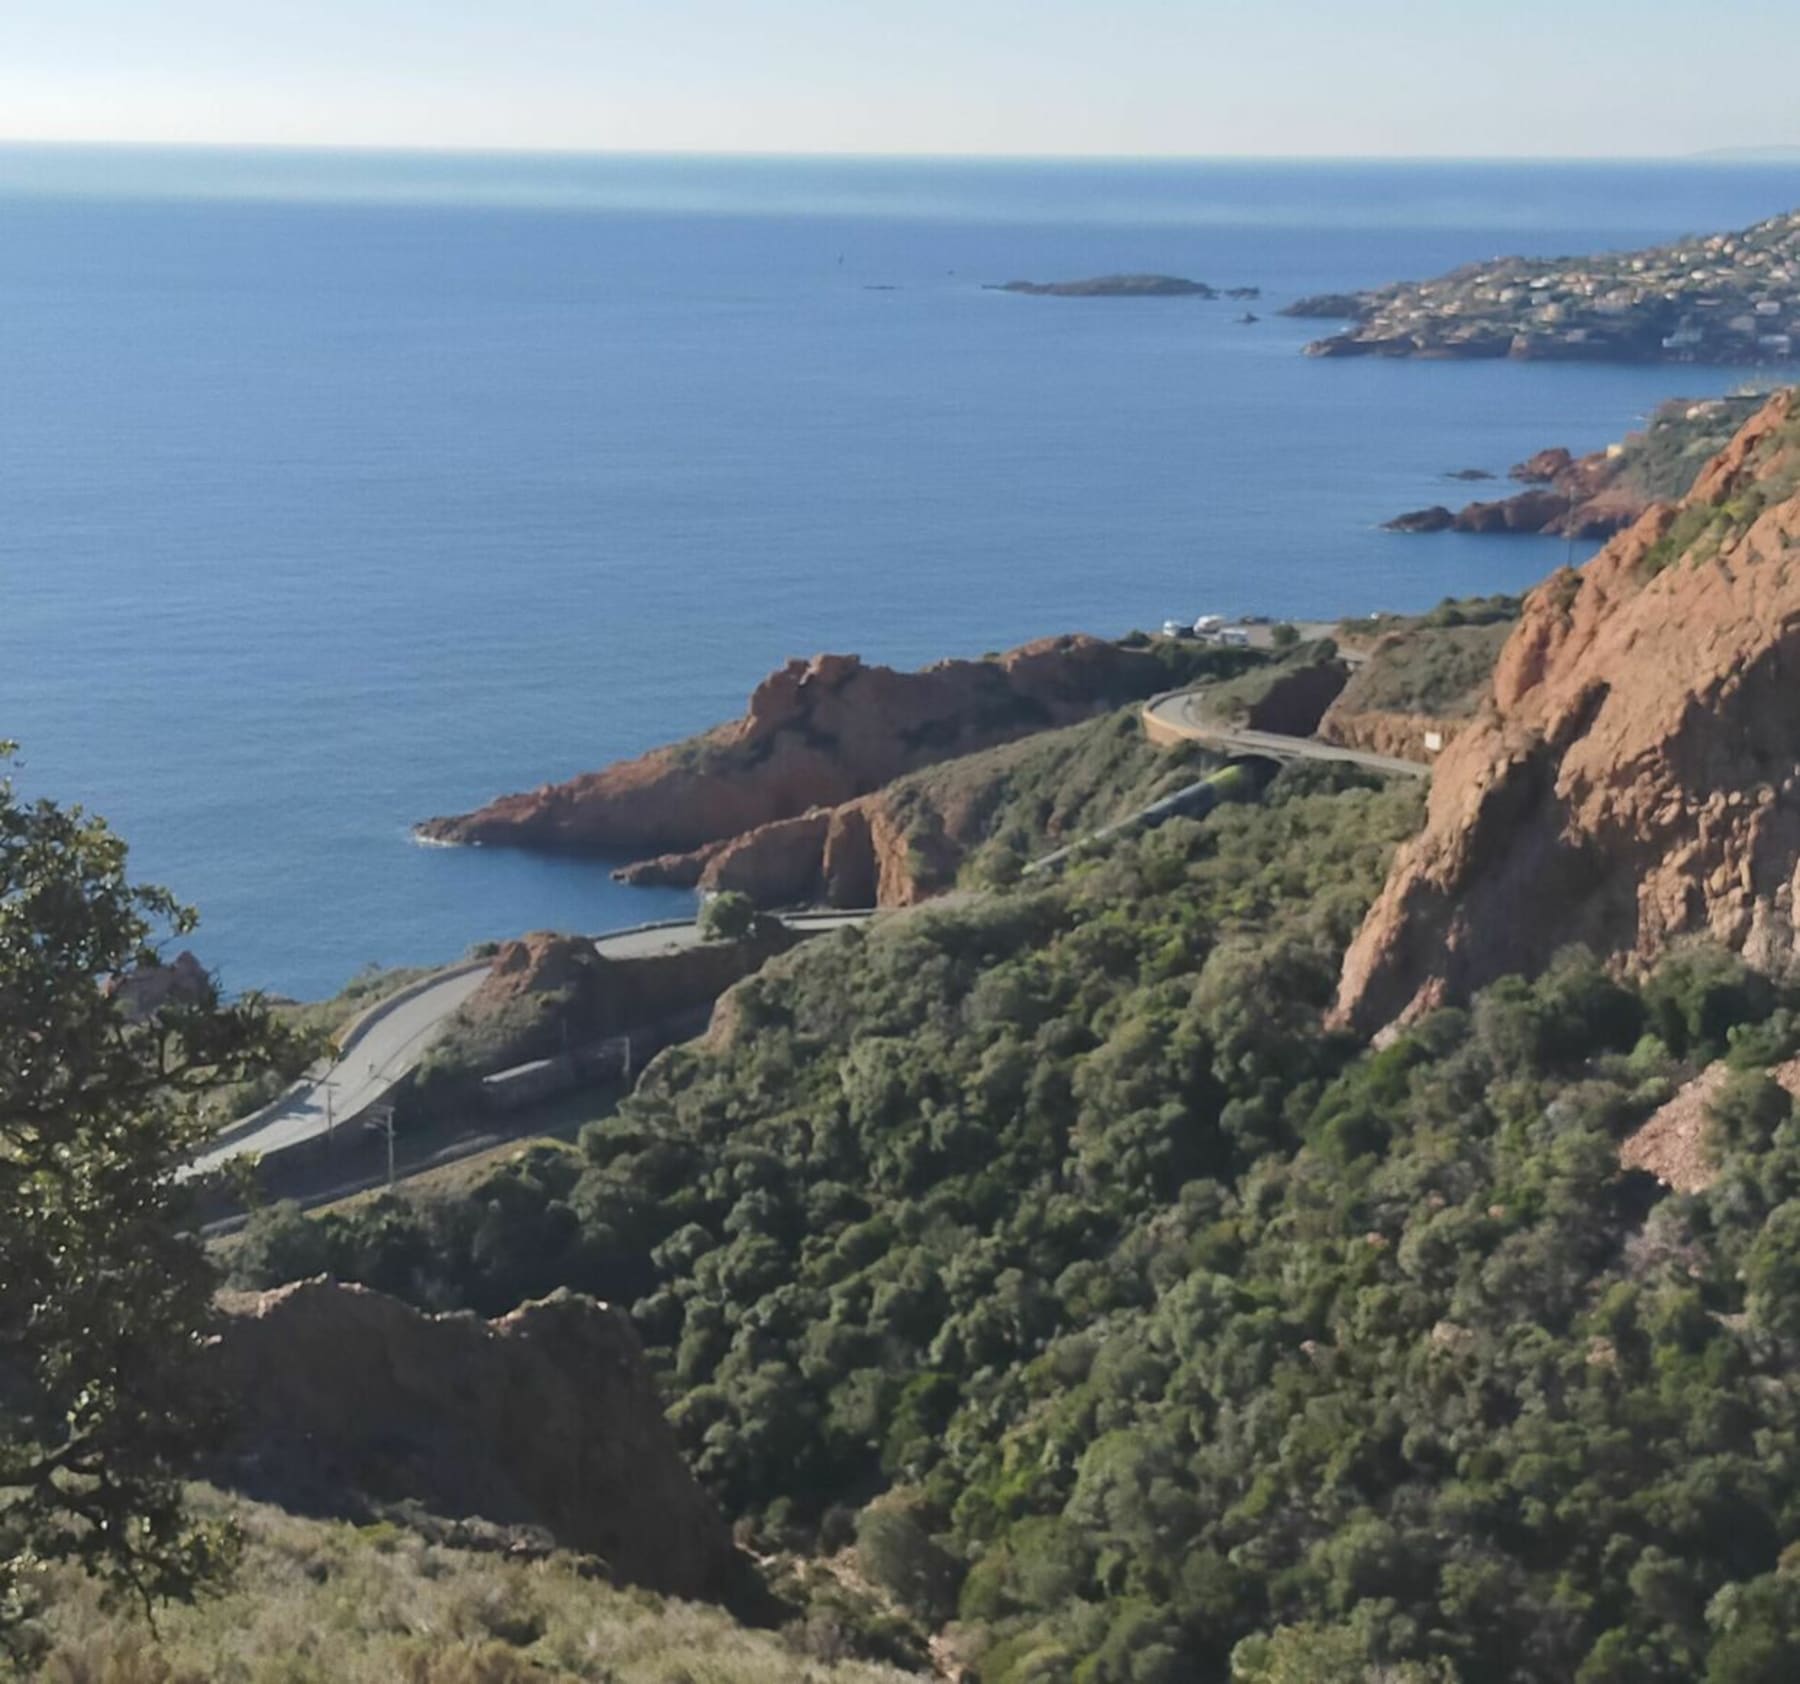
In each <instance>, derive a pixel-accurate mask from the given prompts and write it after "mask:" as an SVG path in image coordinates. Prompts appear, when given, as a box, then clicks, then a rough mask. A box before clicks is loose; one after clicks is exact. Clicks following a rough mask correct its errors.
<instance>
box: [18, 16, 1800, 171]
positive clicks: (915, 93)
mask: <svg viewBox="0 0 1800 1684" xmlns="http://www.w3.org/2000/svg"><path fill="white" fill-rule="evenodd" d="M1792 29H1793V0H1709V3H1708V4H1707V5H1706V6H1705V7H1704V8H1702V7H1701V6H1699V5H1697V4H1694V3H1693V0H1682V3H1680V4H1677V3H1676V0H1629V3H1623V0H1507V3H1506V4H1504V5H1498V4H1493V3H1491V0H1490V3H1488V4H1479V5H1478V4H1472V3H1469V0H1355V3H1354V4H1352V3H1350V0H1281V3H1279V4H1276V3H1274V0H881V3H871V0H0V138H3V139H8V140H49V141H128V142H150V143H161V144H167V143H227V144H230V143H263V144H272V145H303V146H353V147H360V146H367V147H424V148H457V149H464V148H467V149H481V150H511V149H522V150H552V151H652V152H663V151H696V152H775V153H784V152H799V153H836V154H845V153H898V154H921V153H925V154H943V153H948V154H956V155H979V154H1001V155H1005V154H1012V155H1026V156H1033V155H1037V156H1043V155H1101V156H1218V155H1246V156H1280V155H1302V156H1353V157H1375V156H1394V155H1401V156H1405V155H1426V156H1561V157H1584V156H1646V155H1670V154H1675V155H1679V154H1684V153H1691V152H1696V151H1703V150H1710V149H1716V148H1737V147H1762V146H1772V145H1780V144H1794V143H1800V99H1797V98H1796V94H1795V83H1794V78H1793V73H1792V71H1793V65H1792V54H1791V53H1790V52H1789V51H1788V47H1789V46H1791V44H1792V39H1793V37H1792Z"/></svg>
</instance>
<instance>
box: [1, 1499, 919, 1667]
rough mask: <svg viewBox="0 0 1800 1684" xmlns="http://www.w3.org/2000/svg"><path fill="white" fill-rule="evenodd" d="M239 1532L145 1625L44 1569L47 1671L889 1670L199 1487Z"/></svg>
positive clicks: (42, 1635)
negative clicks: (195, 1599) (230, 1553)
mask: <svg viewBox="0 0 1800 1684" xmlns="http://www.w3.org/2000/svg"><path fill="white" fill-rule="evenodd" d="M196 1500H197V1501H198V1502H200V1503H202V1504H203V1505H205V1506H206V1507H208V1508H211V1509H215V1510H218V1509H228V1510H229V1512H230V1513H231V1514H232V1515H233V1516H234V1517H235V1518H236V1519H237V1520H238V1522H239V1524H240V1525H241V1527H242V1528H243V1531H244V1534H245V1548H244V1554H243V1559H242V1562H241V1565H240V1567H239V1570H238V1573H237V1575H236V1579H235V1582H234V1583H233V1584H232V1585H231V1586H230V1587H229V1588H228V1589H226V1590H225V1591H224V1592H223V1593H222V1594H217V1595H214V1596H212V1597H209V1598H207V1599H205V1600H203V1601H201V1602H200V1603H198V1604H196V1605H194V1606H192V1607H175V1608H170V1609H166V1610H164V1611H163V1612H162V1613H161V1614H159V1616H158V1619H157V1629H156V1630H155V1632H154V1633H153V1632H151V1631H150V1630H149V1629H148V1628H147V1626H146V1625H145V1623H144V1621H143V1619H142V1617H141V1616H140V1615H138V1614H136V1613H135V1612H133V1610H131V1609H130V1608H127V1607H121V1606H112V1605H109V1603H108V1601H107V1599H106V1598H105V1597H104V1596H103V1595H102V1593H101V1592H100V1590H99V1589H98V1587H97V1586H95V1585H94V1584H93V1583H92V1581H90V1580H87V1579H85V1578H83V1577H82V1576H81V1575H80V1574H78V1573H76V1572H74V1571H72V1570H55V1571H51V1572H48V1573H46V1574H45V1575H44V1576H43V1578H42V1579H41V1580H40V1581H39V1584H38V1590H39V1593H40V1595H41V1606H40V1608H39V1609H38V1611H37V1613H36V1615H35V1616H34V1619H33V1622H32V1624H33V1633H32V1635H33V1636H34V1638H35V1640H36V1647H37V1655H36V1658H35V1659H34V1660H33V1661H32V1662H31V1663H30V1665H29V1666H28V1667H27V1670H26V1676H28V1677H32V1678H36V1679H39V1680H43V1681H44V1684H574V1681H577V1680H579V1681H583V1684H899V1681H901V1680H904V1679H907V1678H909V1677H910V1676H911V1675H909V1674H906V1673H902V1672H897V1671H895V1670H893V1669H892V1668H889V1667H882V1666H875V1665H869V1664H866V1663H861V1662H855V1661H845V1660H821V1659H817V1658H814V1656H816V1654H817V1651H816V1650H814V1651H812V1652H811V1653H808V1652H805V1646H804V1644H802V1643H799V1642H789V1641H786V1640H784V1639H783V1638H782V1637H781V1636H780V1635H779V1634H776V1633H770V1632H760V1631H750V1630H747V1629H745V1628H744V1627H742V1626H739V1625H737V1624H736V1623H734V1622H733V1621H732V1619H731V1618H730V1616H729V1615H727V1614H725V1613H723V1612H722V1611H720V1610H718V1609H714V1608H709V1607H704V1606H700V1605H696V1604H692V1603H683V1602H676V1601H671V1600H668V1599H665V1598H661V1597H656V1596H652V1595H650V1594H649V1593H647V1592H638V1591H621V1590H615V1589H613V1588H612V1587H611V1586H609V1585H607V1584H605V1583H604V1582H602V1581H600V1580H597V1579H594V1578H591V1577H587V1576H585V1575H584V1574H583V1572H582V1570H581V1563H580V1561H579V1560H577V1559H575V1558H571V1557H561V1556H551V1557H549V1558H547V1559H545V1560H541V1561H530V1562H527V1561H514V1560H509V1559H507V1558H505V1557H502V1556H499V1555H494V1554H481V1553H475V1552H472V1551H467V1550H457V1549H449V1548H445V1547H443V1546H441V1545H437V1544H432V1543H427V1542H426V1541H425V1540H424V1539H422V1538H420V1537H418V1536H416V1535H414V1534H413V1533H410V1532H406V1531H403V1530H401V1529H399V1528H396V1527H391V1526H386V1525H383V1526H374V1527H360V1528H359V1527H355V1526H350V1525H345V1524H342V1523H337V1522H322V1521H313V1520H304V1519H301V1518H298V1517H296V1516H293V1515H288V1514H285V1513H283V1512H282V1511H280V1510H278V1509H273V1508H269V1507H266V1506H263V1505H258V1504H250V1503H244V1502H241V1501H238V1500H236V1499H230V1498H225V1497H222V1496H220V1495H219V1494H217V1493H214V1492H210V1491H200V1492H197V1493H196Z"/></svg>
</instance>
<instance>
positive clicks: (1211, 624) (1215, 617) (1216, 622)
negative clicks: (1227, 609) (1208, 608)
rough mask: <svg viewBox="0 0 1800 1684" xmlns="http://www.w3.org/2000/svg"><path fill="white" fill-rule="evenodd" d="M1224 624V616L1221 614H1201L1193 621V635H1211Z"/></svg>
mask: <svg viewBox="0 0 1800 1684" xmlns="http://www.w3.org/2000/svg"><path fill="white" fill-rule="evenodd" d="M1224 624H1225V616H1224V615H1223V614H1202V615H1201V616H1200V618H1199V619H1197V620H1196V621H1195V622H1194V636H1195V637H1211V636H1212V634H1213V633H1214V632H1216V631H1217V630H1218V629H1219V627H1220V626H1222V625H1224Z"/></svg>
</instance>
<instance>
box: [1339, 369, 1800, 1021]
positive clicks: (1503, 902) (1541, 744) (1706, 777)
mask: <svg viewBox="0 0 1800 1684" xmlns="http://www.w3.org/2000/svg"><path fill="white" fill-rule="evenodd" d="M1797 559H1800V408H1797V406H1796V400H1795V397H1794V395H1793V394H1791V393H1782V394H1780V395H1778V396H1776V397H1774V398H1772V399H1770V401H1769V402H1768V403H1767V404H1766V405H1765V406H1764V407H1763V408H1762V409H1761V410H1760V411H1759V412H1758V413H1757V414H1756V416H1755V417H1754V418H1753V419H1752V420H1751V421H1750V422H1748V423H1747V424H1746V425H1745V427H1744V428H1743V429H1742V431H1740V432H1739V434H1738V435H1737V437H1736V438H1735V439H1734V440H1733V441H1732V443H1731V444H1730V445H1729V446H1728V447H1727V449H1726V450H1725V451H1724V452H1722V453H1721V454H1720V455H1719V456H1718V457H1717V458H1716V459H1715V460H1714V461H1713V463H1712V464H1711V465H1710V466H1709V467H1708V468H1707V470H1706V471H1705V473H1704V474H1702V476H1701V477H1700V479H1699V481H1698V482H1697V483H1696V485H1695V487H1694V490H1693V491H1692V492H1691V493H1690V494H1689V495H1688V497H1687V498H1686V499H1684V500H1683V501H1682V503H1681V504H1679V505H1678V506H1673V507H1670V506H1662V507H1658V508H1655V509H1653V510H1651V511H1650V513H1648V514H1646V515H1645V516H1644V518H1643V519H1642V520H1640V521H1639V522H1638V523H1637V524H1636V525H1635V526H1633V527H1632V528H1631V529H1630V530H1629V531H1627V532H1625V533H1622V534H1620V535H1619V536H1618V537H1617V538H1615V539H1614V540H1613V541H1612V542H1611V543H1610V544H1609V545H1608V546H1607V547H1606V549H1605V550H1604V551H1602V552H1601V554H1600V555H1599V556H1598V557H1596V558H1595V559H1594V560H1593V561H1592V562H1590V563H1589V564H1588V565H1587V566H1586V567H1585V568H1583V569H1582V570H1581V571H1579V572H1570V571H1566V570H1565V571H1563V572H1560V573H1558V574H1556V575H1554V576H1553V577H1552V578H1550V579H1549V580H1548V581H1546V582H1545V583H1544V584H1543V585H1541V586H1540V587H1539V588H1538V589H1537V590H1536V591H1534V592H1533V593H1532V594H1531V595H1530V597H1529V598H1527V600H1526V604H1525V610H1524V614H1523V617H1522V619H1521V620H1520V623H1519V625H1518V627H1517V628H1516V629H1515V630H1514V632H1513V634H1512V636H1511V637H1510V638H1509V639H1508V640H1507V643H1506V645H1505V648H1504V649H1503V651H1502V653H1501V656H1500V660H1499V664H1498V667H1497V669H1496V672H1495V676H1494V685H1493V693H1492V696H1491V698H1490V700H1489V701H1488V703H1487V704H1486V705H1485V706H1484V708H1483V710H1482V712H1481V713H1480V714H1479V715H1478V716H1477V718H1476V719H1475V720H1474V721H1473V723H1472V724H1471V725H1470V726H1469V727H1468V728H1467V729H1466V730H1464V731H1463V732H1462V733H1461V734H1460V735H1459V736H1458V737H1457V738H1456V740H1455V742H1454V743H1452V744H1451V745H1450V747H1449V748H1447V749H1446V750H1445V752H1444V754H1443V756H1442V758H1441V759H1440V760H1439V761H1438V763H1437V770H1436V773H1435V775H1434V777H1433V780H1432V790H1431V804H1430V812H1429V816H1428V819H1427V822H1426V827H1425V830H1424V832H1423V834H1422V835H1421V836H1419V837H1418V838H1417V839H1416V840H1415V841H1414V842H1412V843H1411V844H1409V845H1408V846H1407V847H1406V848H1405V849H1404V850H1403V851H1402V853H1401V855H1400V857H1399V859H1398V860H1397V862H1396V864H1395V867H1394V870H1393V873H1392V875H1391V876H1390V878H1389V880H1388V884H1387V887H1386V889H1385V890H1384V891H1383V893H1382V896H1381V898H1380V900H1379V901H1378V902H1377V904H1376V906H1375V907H1374V909H1373V910H1372V912H1371V913H1370V915H1369V919H1368V921H1367V923H1366V924H1365V925H1364V927H1363V929H1362V931H1361V933H1360V934H1359V935H1358V937H1357V940H1356V942H1355V944H1354V945H1353V946H1352V948H1351V951H1350V953H1349V955H1348V956H1347V958H1346V961H1345V967H1344V976H1343V982H1342V986H1341V989H1340V993H1339V999H1338V1007H1337V1015H1338V1019H1339V1021H1341V1022H1342V1023H1344V1024H1347V1025H1349V1026H1352V1027H1354V1028H1356V1029H1357V1030H1359V1031H1362V1032H1372V1031H1374V1030H1377V1029H1379V1028H1381V1027H1382V1026H1383V1025H1385V1024H1388V1023H1391V1022H1392V1021H1394V1020H1395V1019H1396V1018H1401V1019H1405V1018H1412V1017H1416V1016H1417V1015H1418V1014H1419V1013H1420V1012H1422V1011H1424V1010H1426V1009H1428V1008H1429V1007H1431V1006H1433V1005H1435V1004H1439V1003H1442V1002H1445V1001H1456V1000H1462V999H1466V998H1467V997H1468V995H1469V994H1470V993H1471V992H1472V991H1473V990H1474V989H1476V988H1479V987H1480V986H1482V985H1483V984H1484V983H1486V982H1488V981H1491V980H1492V979H1493V978H1495V977H1498V976H1501V975H1504V974H1506V973H1507V972H1511V971H1524V972H1527V973H1530V972H1534V971H1536V970H1539V969H1541V968H1542V967H1543V965H1544V964H1545V963H1546V962H1547V961H1548V959H1549V958H1550V956H1551V954H1552V953H1553V952H1555V950H1556V949H1557V948H1559V947H1562V946H1564V945H1566V944H1567V943H1570V942H1581V943H1585V944H1586V945H1588V946H1589V947H1591V948H1592V949H1593V950H1594V951H1595V952H1597V953H1601V954H1604V955H1608V956H1612V957H1617V958H1620V959H1624V960H1628V961H1633V962H1637V961H1645V960H1649V959H1651V958H1653V957H1654V956H1655V955H1657V954H1658V953H1660V952H1661V951H1663V950H1664V949H1665V948H1667V947H1668V946H1669V945H1670V944H1671V943H1672V942H1674V941H1676V940H1678V939H1680V938H1682V937H1684V936H1698V935H1704V936H1710V937H1712V938H1714V939H1715V940H1717V941H1719V942H1721V943H1723V944H1725V945H1726V946H1728V947H1731V948H1734V949H1738V950H1741V951H1742V952H1743V953H1744V954H1745V955H1746V956H1747V957H1749V958H1750V959H1751V960H1753V961H1754V962H1755V963H1757V964H1759V965H1765V966H1778V965H1781V964H1783V963H1785V962H1786V961H1788V960H1790V959H1791V958H1792V957H1793V956H1794V954H1795V949H1796V931H1795V923H1794V916H1795V913H1794V875H1795V867H1796V862H1797V860H1800V773H1797V771H1796V767H1797V766H1800V708H1797V707H1796V705H1795V701H1794V698H1795V695H1796V690H1795V685H1796V682H1797V680H1800V569H1797V568H1796V566H1795V562H1796V560H1797Z"/></svg>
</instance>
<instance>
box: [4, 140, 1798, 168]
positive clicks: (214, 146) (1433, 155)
mask: <svg viewBox="0 0 1800 1684" xmlns="http://www.w3.org/2000/svg"><path fill="white" fill-rule="evenodd" d="M0 149H15V150H43V151H58V152H83V151H88V152H179V153H208V152H210V153H228V154H229V153H240V154H241V153H260V154H277V155H282V156H299V157H418V158H459V157H460V158H521V159H524V158H543V159H560V160H567V159H578V158H582V159H587V158H592V159H599V158H632V159H644V160H651V159H706V160H709V161H723V160H739V159H741V160H744V161H746V162H771V163H773V162H781V163H802V162H805V163H946V164H1007V163H1021V164H1022V163H1038V164H1280V163H1305V164H1539V165H1556V164H1682V163H1696V164H1705V163H1739V164H1758V163H1762V164H1770V165H1783V164H1785V165H1788V166H1789V167H1793V166H1796V165H1800V145H1793V146H1790V145H1785V144H1776V145H1764V146H1756V145H1747V146H1727V147H1708V148H1704V149H1702V150H1699V151H1693V152H1023V151H1021V152H933V151H894V152H887V151H873V150H857V151H829V150H824V149H808V150H782V149H771V150H764V149H757V148H742V149H737V150H731V151H720V150H717V149H715V148H710V147H625V146H618V147H607V146H593V147H561V146H492V145H479V144H470V143H465V142H449V143H443V144H425V143H420V142H393V143H389V142H373V141H343V142H339V141H287V140H273V141H272V140H141V139H139V140H123V139H117V138H105V137H102V138H84V139H79V140H72V139H69V138H67V137H62V136H40V135H0Z"/></svg>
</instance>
